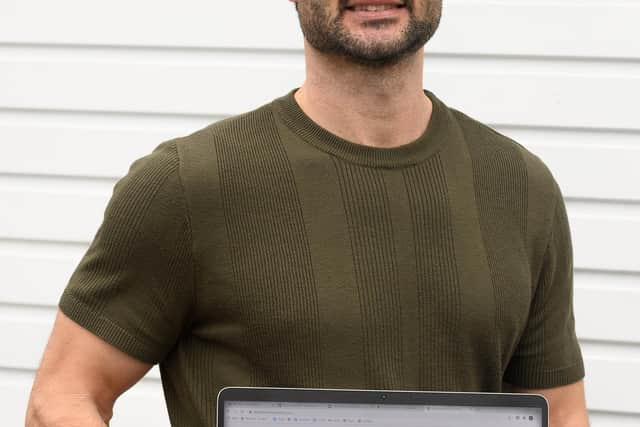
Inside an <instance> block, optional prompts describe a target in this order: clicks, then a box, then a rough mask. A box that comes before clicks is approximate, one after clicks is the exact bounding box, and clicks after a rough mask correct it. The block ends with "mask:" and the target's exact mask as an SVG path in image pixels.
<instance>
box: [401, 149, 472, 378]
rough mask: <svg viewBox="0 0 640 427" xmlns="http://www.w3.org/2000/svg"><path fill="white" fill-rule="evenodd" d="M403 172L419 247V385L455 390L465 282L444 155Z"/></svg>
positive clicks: (417, 258)
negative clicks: (458, 264) (460, 277)
mask: <svg viewBox="0 0 640 427" xmlns="http://www.w3.org/2000/svg"><path fill="white" fill-rule="evenodd" d="M403 175H404V179H405V185H406V188H407V193H408V197H409V203H410V205H411V212H412V222H413V229H414V234H413V236H414V245H415V251H416V269H417V279H418V283H417V289H418V306H419V310H418V311H419V319H418V325H420V330H419V338H418V340H419V353H420V362H419V366H420V381H419V384H420V386H421V387H422V388H426V389H430V390H455V389H456V388H457V386H456V384H457V378H459V376H460V373H459V372H456V370H457V369H460V364H459V363H458V360H452V359H456V358H457V354H458V353H460V352H459V351H455V349H453V348H452V346H454V345H455V344H454V343H455V342H459V338H458V337H459V335H460V330H459V324H460V307H461V303H460V289H459V286H460V285H459V280H458V275H457V270H456V260H455V250H454V241H453V232H452V225H451V215H450V207H449V199H448V194H447V184H446V180H445V175H444V170H443V167H442V162H441V159H440V156H439V155H438V156H435V157H433V158H431V159H429V160H428V161H426V162H424V163H422V164H420V165H418V166H415V167H413V168H410V169H407V170H405V171H404V173H403ZM451 350H453V351H451ZM453 355H456V356H453Z"/></svg>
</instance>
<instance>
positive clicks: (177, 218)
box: [59, 141, 194, 363]
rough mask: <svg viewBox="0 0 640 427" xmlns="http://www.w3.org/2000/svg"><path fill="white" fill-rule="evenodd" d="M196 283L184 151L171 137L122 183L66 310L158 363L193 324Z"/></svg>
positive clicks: (69, 291)
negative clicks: (182, 176) (184, 184)
mask: <svg viewBox="0 0 640 427" xmlns="http://www.w3.org/2000/svg"><path fill="white" fill-rule="evenodd" d="M193 281H194V274H193V260H192V252H191V231H190V223H189V217H188V213H187V206H186V202H185V198H184V194H183V189H182V184H181V181H180V168H179V158H178V152H177V148H176V146H175V143H174V142H172V141H167V142H165V143H163V144H161V145H160V146H159V147H158V148H157V149H156V150H154V152H153V153H152V154H150V155H149V156H146V157H143V158H141V159H139V160H137V161H135V162H134V163H133V164H132V166H131V168H130V170H129V173H128V174H127V175H126V176H125V177H124V178H122V179H121V180H120V181H119V182H118V183H117V184H116V186H115V188H114V191H113V195H112V197H111V200H110V201H109V204H108V205H107V208H106V211H105V215H104V220H103V222H102V225H101V226H100V228H99V229H98V231H97V234H96V236H95V238H94V240H93V242H92V243H91V245H90V247H89V249H88V251H87V253H86V254H85V255H84V257H83V258H82V260H81V261H80V263H79V265H78V266H77V268H76V270H75V271H74V273H73V274H72V276H71V278H70V280H69V283H68V285H67V287H66V288H65V290H64V292H63V294H62V296H61V298H60V302H59V307H60V309H61V311H62V312H63V313H64V314H66V315H67V316H68V317H70V318H71V319H72V320H73V321H75V322H76V323H78V324H79V325H81V326H82V327H84V328H86V329H87V330H89V331H90V332H92V333H94V334H95V335H97V336H99V337H100V338H102V339H103V340H105V341H106V342H108V343H110V344H111V345H113V346H115V347H116V348H118V349H120V350H121V351H123V352H125V353H127V354H129V355H131V356H132V357H135V358H137V359H139V360H141V361H144V362H147V363H158V362H160V361H161V360H163V359H164V357H165V356H166V354H167V353H168V352H169V351H170V350H171V348H172V347H173V346H174V345H175V343H176V341H177V340H178V339H179V337H180V334H181V333H182V332H183V330H184V329H185V328H186V327H187V325H188V323H189V317H190V313H191V309H192V305H193V300H194V283H193Z"/></svg>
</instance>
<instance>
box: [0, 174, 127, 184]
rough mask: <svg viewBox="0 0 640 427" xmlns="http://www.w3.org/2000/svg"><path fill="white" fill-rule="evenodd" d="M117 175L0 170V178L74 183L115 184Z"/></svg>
mask: <svg viewBox="0 0 640 427" xmlns="http://www.w3.org/2000/svg"><path fill="white" fill-rule="evenodd" d="M118 178H119V177H115V176H114V177H104V176H87V175H64V174H59V175H58V174H38V173H15V172H2V171H0V180H2V179H8V180H11V179H19V180H25V181H34V180H49V179H50V180H56V181H58V182H60V181H73V182H74V183H87V182H88V183H97V184H101V185H104V184H112V185H113V184H115V181H116V180H117V179H118Z"/></svg>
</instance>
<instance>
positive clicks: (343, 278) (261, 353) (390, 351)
mask: <svg viewBox="0 0 640 427" xmlns="http://www.w3.org/2000/svg"><path fill="white" fill-rule="evenodd" d="M293 93H294V91H291V92H290V93H289V94H287V95H285V96H283V97H281V98H278V99H276V100H275V101H273V102H272V103H269V104H267V105H265V106H263V107H260V108H259V109H257V110H254V111H251V112H249V113H246V114H243V115H240V116H237V117H233V118H230V119H227V120H223V121H221V122H217V123H215V124H212V125H210V126H208V127H206V128H204V129H202V130H199V131H197V132H195V133H193V134H191V135H188V136H186V137H181V138H175V139H172V140H170V141H166V142H164V143H163V144H161V145H160V146H159V147H158V148H157V149H156V150H155V151H154V152H153V153H152V154H150V155H149V156H147V157H145V158H142V159H140V160H138V161H136V162H135V163H134V164H133V165H132V168H131V170H130V171H129V174H128V175H127V176H126V177H125V178H123V179H122V180H121V181H120V182H119V183H118V184H117V185H116V188H115V190H114V194H113V197H112V200H111V201H110V203H109V206H108V207H107V210H106V213H105V218H104V222H103V225H102V226H101V227H100V229H99V230H98V233H97V235H96V237H95V239H94V241H93V243H92V245H91V247H90V249H89V251H88V252H87V254H86V255H85V257H84V258H83V259H82V261H81V262H80V264H79V266H78V268H77V269H76V271H75V272H74V274H73V276H72V277H71V280H70V283H69V285H68V286H67V288H66V290H65V292H64V294H63V295H62V298H61V300H60V308H61V310H62V311H63V312H64V313H65V314H67V315H68V316H69V317H71V318H72V319H73V320H75V321H76V322H78V323H79V324H80V325H82V326H84V327H85V328H87V329H88V330H90V331H92V332H93V333H95V334H96V335H98V336H100V337H101V338H102V339H104V340H105V341H107V342H109V343H111V344H112V345H114V346H115V347H117V348H119V349H120V350H122V351H124V352H126V353H128V354H130V355H131V356H133V357H135V358H137V359H140V360H142V361H145V362H148V363H160V370H161V374H162V382H163V387H164V391H165V395H166V400H167V407H168V410H169V416H170V418H171V422H172V425H175V426H213V425H214V423H215V398H216V395H217V393H218V391H219V390H220V389H221V388H222V387H224V386H228V385H241V386H248V385H255V386H267V385H268V386H295V387H331V388H375V389H405V390H450V391H494V392H495V391H501V390H502V385H503V381H505V382H509V383H512V384H515V385H518V386H521V387H528V388H540V387H553V386H559V385H563V384H568V383H571V382H575V381H577V380H579V379H581V378H582V377H583V376H584V367H583V362H582V356H581V353H580V348H579V346H578V342H577V339H576V336H575V326H574V318H573V307H572V297H573V295H572V289H573V285H572V274H571V273H572V261H571V242H570V233H569V228H568V221H567V217H566V211H565V208H564V203H563V202H562V197H561V194H560V191H559V189H558V187H557V184H556V183H555V181H554V179H553V177H552V176H551V174H550V173H549V171H548V170H547V168H546V167H545V166H544V165H543V164H542V162H541V161H540V160H539V159H538V158H536V157H535V156H533V155H532V154H531V153H529V152H528V151H526V150H525V149H524V148H522V147H521V146H520V145H518V144H516V143H515V142H513V141H512V140H510V139H508V138H507V137H505V136H503V135H500V134H498V133H497V132H495V131H493V130H491V129H490V128H488V127H486V126H484V125H482V124H481V123H479V122H477V121H475V120H473V119H471V118H469V117H468V116H466V115H464V114H462V113H460V112H459V111H456V110H454V109H451V108H449V107H447V106H446V105H445V104H444V103H443V102H442V101H440V100H439V99H438V98H437V97H436V96H435V95H434V94H433V93H431V92H429V91H425V95H426V96H428V97H429V98H430V99H431V101H432V103H433V106H434V109H433V113H432V116H431V119H430V122H429V126H428V128H427V130H426V131H425V133H424V134H423V135H422V136H421V137H419V138H418V139H417V140H415V141H412V142H410V143H408V144H406V145H403V146H400V147H397V148H391V149H381V148H373V147H367V146H363V145H359V144H356V143H354V142H350V141H346V140H344V139H342V138H340V137H339V136H337V135H334V134H332V133H330V132H329V131H327V130H326V129H323V128H321V127H320V126H318V125H317V124H316V123H314V122H313V121H312V120H311V119H310V118H309V117H307V116H306V115H305V114H304V112H303V111H302V110H301V109H300V107H299V106H298V105H297V103H296V101H295V98H294V97H293Z"/></svg>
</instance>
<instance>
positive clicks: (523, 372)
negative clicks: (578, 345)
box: [503, 359, 585, 389]
mask: <svg viewBox="0 0 640 427" xmlns="http://www.w3.org/2000/svg"><path fill="white" fill-rule="evenodd" d="M530 366H531V365H530V364H527V363H525V362H524V361H522V362H520V363H518V362H517V361H512V362H511V365H510V366H509V369H507V371H506V372H505V373H504V378H503V379H504V381H505V382H507V383H509V384H511V385H514V386H518V387H522V388H530V389H536V388H552V387H559V386H563V385H568V384H573V383H575V382H577V381H579V380H581V379H583V378H584V376H585V372H584V363H583V361H582V359H580V360H578V361H577V362H576V363H574V364H573V365H570V366H565V367H562V368H558V369H551V370H546V371H533V370H531V369H530Z"/></svg>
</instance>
